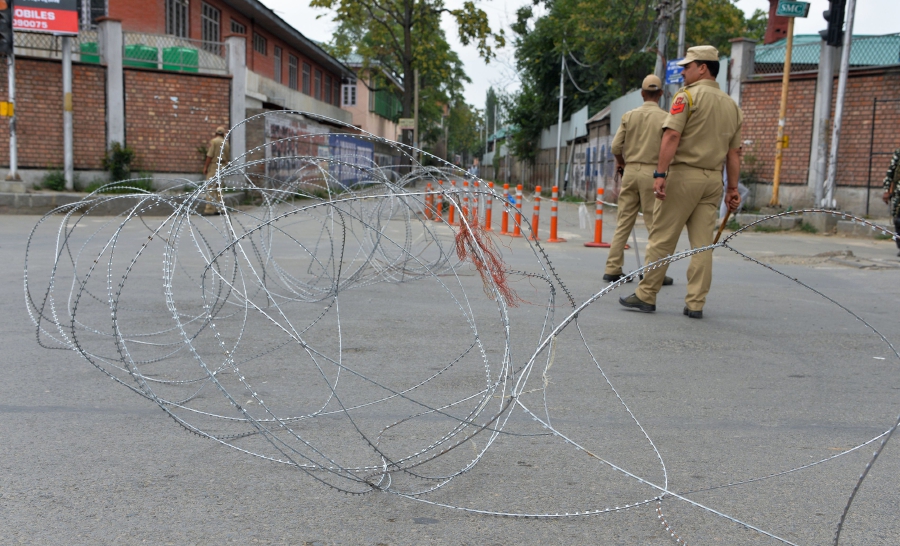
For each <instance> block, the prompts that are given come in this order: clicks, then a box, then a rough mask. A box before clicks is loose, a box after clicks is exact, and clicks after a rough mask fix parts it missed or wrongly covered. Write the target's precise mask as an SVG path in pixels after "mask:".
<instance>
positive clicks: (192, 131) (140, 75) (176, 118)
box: [125, 68, 231, 173]
mask: <svg viewBox="0 0 900 546" xmlns="http://www.w3.org/2000/svg"><path fill="white" fill-rule="evenodd" d="M230 87H231V78H230V77H226V76H208V75H195V74H183V73H182V74H179V73H173V72H161V71H157V70H143V69H139V68H126V69H125V138H126V140H127V142H128V146H130V147H131V148H133V149H134V150H135V161H136V163H137V165H138V166H139V168H141V169H144V170H149V171H153V172H196V173H199V172H200V171H201V170H202V168H203V160H204V156H202V155H200V153H199V152H198V151H197V148H198V147H200V146H206V145H207V144H208V143H209V140H210V139H211V138H212V137H213V133H214V132H215V129H216V126H218V125H224V126H225V127H230V123H229V121H230V120H229V100H230Z"/></svg>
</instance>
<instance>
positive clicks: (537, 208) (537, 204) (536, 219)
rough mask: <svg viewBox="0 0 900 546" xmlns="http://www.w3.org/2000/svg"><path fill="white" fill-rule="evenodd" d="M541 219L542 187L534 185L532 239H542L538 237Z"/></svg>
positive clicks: (530, 238)
mask: <svg viewBox="0 0 900 546" xmlns="http://www.w3.org/2000/svg"><path fill="white" fill-rule="evenodd" d="M540 221H541V187H540V186H535V187H534V213H533V214H532V215H531V237H529V238H528V239H529V240H531V241H540V240H541V239H540V238H539V237H538V224H540Z"/></svg>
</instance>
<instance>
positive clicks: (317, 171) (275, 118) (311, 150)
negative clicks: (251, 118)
mask: <svg viewBox="0 0 900 546" xmlns="http://www.w3.org/2000/svg"><path fill="white" fill-rule="evenodd" d="M265 131H266V132H265V135H266V159H267V160H268V161H266V176H267V177H268V178H269V180H270V181H271V182H273V183H276V182H277V183H286V182H293V181H297V180H304V181H308V182H310V183H316V184H319V185H322V184H324V178H325V177H324V176H323V174H322V170H327V169H328V165H327V164H324V163H323V164H320V159H321V158H322V157H328V154H327V153H325V154H323V153H322V152H323V149H324V151H326V152H327V150H328V132H329V128H328V127H326V126H325V125H322V124H320V123H317V122H315V121H311V120H309V119H306V118H304V117H302V116H297V115H292V114H281V115H268V116H266V129H265ZM314 158H318V159H314Z"/></svg>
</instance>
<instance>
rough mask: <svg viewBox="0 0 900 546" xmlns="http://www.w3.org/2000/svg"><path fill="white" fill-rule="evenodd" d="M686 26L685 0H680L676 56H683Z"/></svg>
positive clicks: (681, 57)
mask: <svg viewBox="0 0 900 546" xmlns="http://www.w3.org/2000/svg"><path fill="white" fill-rule="evenodd" d="M686 28H687V0H681V14H680V16H679V18H678V58H679V59H683V58H684V33H685V30H686Z"/></svg>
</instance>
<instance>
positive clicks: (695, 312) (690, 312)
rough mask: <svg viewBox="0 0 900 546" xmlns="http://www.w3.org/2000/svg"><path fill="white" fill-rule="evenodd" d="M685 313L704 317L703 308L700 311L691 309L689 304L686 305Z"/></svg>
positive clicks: (692, 316)
mask: <svg viewBox="0 0 900 546" xmlns="http://www.w3.org/2000/svg"><path fill="white" fill-rule="evenodd" d="M684 314H685V315H686V316H688V317H690V318H703V309H701V310H699V311H691V310H690V309H688V308H687V306H685V308H684Z"/></svg>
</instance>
